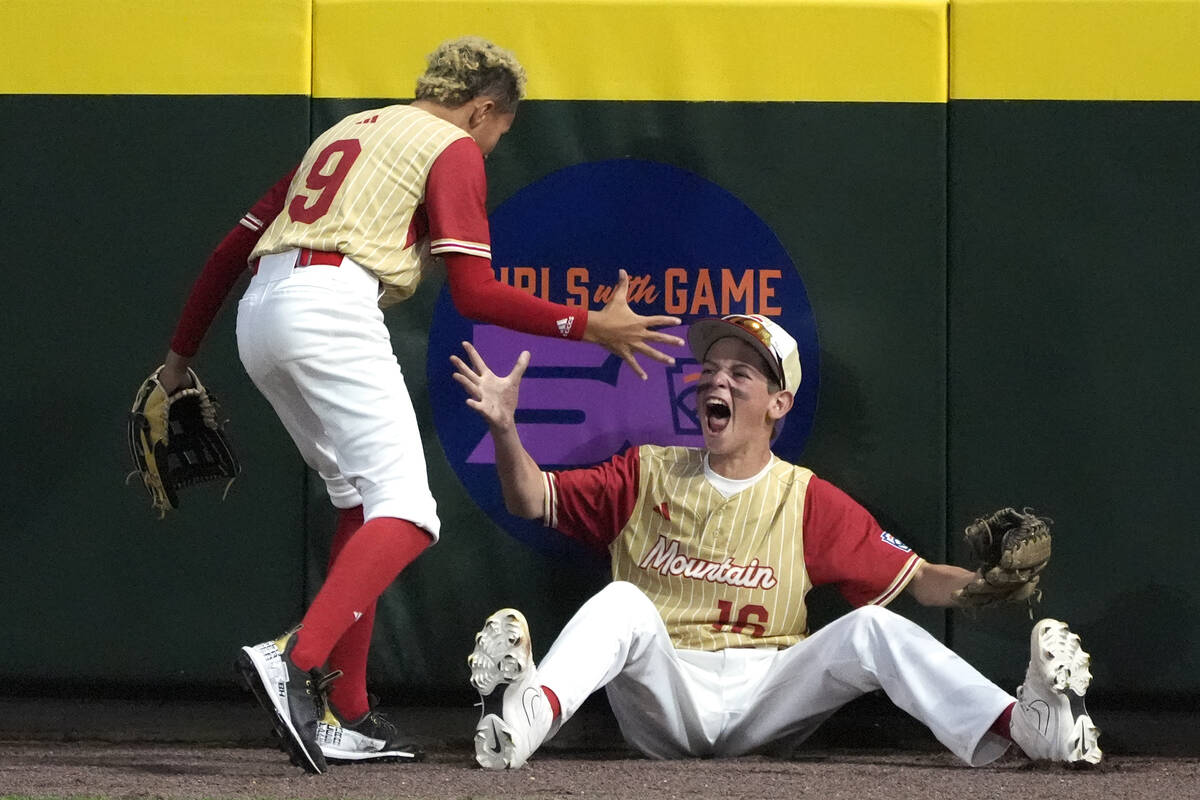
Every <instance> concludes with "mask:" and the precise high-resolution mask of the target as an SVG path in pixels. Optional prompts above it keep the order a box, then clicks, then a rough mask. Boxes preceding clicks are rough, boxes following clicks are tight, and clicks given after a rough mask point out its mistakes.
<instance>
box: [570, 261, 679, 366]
mask: <svg viewBox="0 0 1200 800" xmlns="http://www.w3.org/2000/svg"><path fill="white" fill-rule="evenodd" d="M628 295H629V273H627V272H626V271H625V270H621V271H620V273H619V277H618V280H617V285H616V287H614V289H613V294H612V298H611V299H610V300H609V301H608V303H607V304H605V306H604V308H602V309H600V310H599V311H592V312H589V314H588V322H587V328H586V329H584V332H583V339H584V341H586V342H595V343H596V344H598V345H600V346H601V347H603V348H604V349H606V350H608V351H609V352H610V353H613V354H615V355H617V356H620V357H621V358H622V359H623V360H624V361H625V363H626V364H628V365H629V367H630V369H632V370H633V371H634V372H635V373H636V374H637V376H638V377H639V378H641V379H642V380H646V371H645V370H644V369H642V367H641V365H640V364H638V362H637V359H635V358H634V355H635V354H636V353H641V354H642V355H645V356H649V357H650V358H652V359H654V360H655V361H659V362H661V363H663V364H674V363H675V359H674V358H672V357H671V356H669V355H667V354H666V353H663V352H661V351H659V350H656V349H655V348H654V347H651V343H652V342H654V343H658V344H672V345H675V346H677V347H683V344H684V342H683V339H680V338H679V337H678V336H671V335H670V334H666V333H660V332H658V331H655V330H652V328H663V327H670V326H675V325H681V324H682V320H680V319H679V318H678V317H667V316H649V317H648V316H642V315H641V314H637V313H634V311H633V309H631V308H630V307H629V297H628Z"/></svg>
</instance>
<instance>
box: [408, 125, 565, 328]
mask: <svg viewBox="0 0 1200 800" xmlns="http://www.w3.org/2000/svg"><path fill="white" fill-rule="evenodd" d="M486 201H487V178H486V176H485V174H484V171H483V154H482V153H480V152H479V147H478V145H476V144H475V142H474V140H473V139H459V140H458V141H456V142H454V143H453V144H451V145H450V146H449V147H447V148H446V149H445V150H443V151H442V153H441V155H439V156H438V157H437V160H435V161H434V162H433V167H432V168H431V169H430V171H429V179H428V180H427V181H426V184H425V202H424V205H423V207H422V209H421V210H420V211H419V212H418V217H420V216H421V215H423V217H424V219H419V218H418V220H416V222H417V224H419V225H428V236H429V251H430V252H431V253H432V254H433V255H436V256H441V257H442V258H443V259H444V260H445V262H446V281H447V283H448V284H449V286H450V298H451V299H452V300H453V301H454V307H455V308H456V309H457V310H458V312H459V313H460V314H462V315H463V316H464V317H467V318H468V319H473V320H475V321H477V322H484V323H488V324H492V325H499V326H501V327H504V328H508V329H510V330H514V331H520V332H522V333H532V334H535V335H538V336H554V337H557V338H565V339H580V338H582V337H583V332H584V329H585V328H586V327H587V309H586V308H582V307H579V306H566V305H562V304H560V303H551V302H549V301H546V300H543V299H541V298H540V297H535V296H534V295H532V294H529V293H528V292H525V291H522V290H520V289H517V288H516V287H515V286H509V285H507V284H504V283H501V282H500V281H498V280H496V276H495V273H494V272H493V271H492V238H491V231H490V229H489V228H488V219H487V209H486Z"/></svg>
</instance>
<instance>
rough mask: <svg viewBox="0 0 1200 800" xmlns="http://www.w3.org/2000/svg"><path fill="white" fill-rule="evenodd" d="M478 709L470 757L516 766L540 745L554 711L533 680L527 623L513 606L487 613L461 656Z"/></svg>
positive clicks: (534, 669) (482, 763) (499, 765)
mask: <svg viewBox="0 0 1200 800" xmlns="http://www.w3.org/2000/svg"><path fill="white" fill-rule="evenodd" d="M467 664H469V665H470V667H471V685H472V686H474V687H475V689H476V691H478V692H479V697H480V699H481V700H482V703H481V704H480V705H482V706H483V711H482V713H481V714H480V718H479V724H478V725H476V726H475V760H476V761H478V762H479V766H481V767H483V768H484V769H516V768H518V767H520V766H522V765H523V764H524V763H525V762H526V761H528V760H529V757H530V756H531V755H533V752H534V751H535V750H537V749H538V747H540V746H541V744H542V742H544V741H545V740H546V737H547V734H549V732H550V726H551V724H552V723H553V721H554V719H553V717H554V714H553V712H552V711H551V710H550V703H549V702H548V701H547V700H546V694H545V692H543V691H542V687H541V686H540V685H539V684H538V682H537V667H536V666H535V665H534V663H533V650H532V645H531V644H530V641H529V624H528V623H527V622H526V621H525V616H524V615H523V614H522V613H521V612H520V611H517V610H516V609H515V608H502V609H500V610H499V611H497V612H496V613H495V614H492V615H491V616H490V617H488V618H487V621H486V622H485V623H484V624H483V630H481V631H480V632H479V633H478V634H476V636H475V650H474V651H473V652H472V653H471V655H470V656H469V657H468V658H467Z"/></svg>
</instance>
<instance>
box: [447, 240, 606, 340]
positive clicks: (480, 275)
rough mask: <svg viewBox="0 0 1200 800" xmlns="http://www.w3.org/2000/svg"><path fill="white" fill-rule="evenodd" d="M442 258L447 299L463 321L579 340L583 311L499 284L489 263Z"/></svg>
mask: <svg viewBox="0 0 1200 800" xmlns="http://www.w3.org/2000/svg"><path fill="white" fill-rule="evenodd" d="M443 258H444V259H445V261H446V281H447V283H449V284H450V298H451V299H452V300H453V301H454V308H455V309H457V310H458V313H460V314H462V315H463V316H464V317H467V318H468V319H473V320H475V321H477V322H485V323H488V324H491V325H499V326H501V327H504V328H509V329H510V330H514V331H521V332H522V333H532V334H536V335H538V336H554V337H557V338H560V339H575V340H579V339H581V338H583V331H584V329H585V328H586V327H587V315H588V312H587V309H586V308H583V307H582V306H565V305H561V304H559V303H551V302H549V301H547V300H543V299H542V298H540V297H535V296H534V295H531V294H529V293H528V292H525V291H522V290H521V289H518V288H516V287H515V286H509V285H508V284H506V283H501V282H500V281H498V280H496V275H495V273H494V272H493V271H492V262H491V261H490V260H489V259H486V258H480V257H479V256H468V255H464V254H462V253H447V254H446V255H445V256H443Z"/></svg>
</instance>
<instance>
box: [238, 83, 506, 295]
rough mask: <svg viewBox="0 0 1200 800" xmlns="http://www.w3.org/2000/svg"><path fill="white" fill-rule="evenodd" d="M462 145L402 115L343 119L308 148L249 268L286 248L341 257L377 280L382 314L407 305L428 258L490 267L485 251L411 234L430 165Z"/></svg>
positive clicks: (394, 111)
mask: <svg viewBox="0 0 1200 800" xmlns="http://www.w3.org/2000/svg"><path fill="white" fill-rule="evenodd" d="M463 138H469V134H467V133H466V132H465V131H463V130H462V129H461V128H458V127H457V126H455V125H453V124H452V123H449V122H446V121H445V120H442V119H439V118H438V117H435V116H433V115H432V114H430V113H428V112H426V111H422V110H421V109H418V108H413V107H412V106H407V105H394V106H388V107H386V108H380V109H373V110H370V111H364V112H361V113H358V114H352V115H350V116H349V117H346V118H345V119H343V120H342V121H341V122H339V123H337V124H336V125H334V126H333V127H332V128H330V129H329V130H327V131H325V132H324V133H322V134H321V135H320V136H319V137H317V139H316V141H314V142H313V144H312V145H311V146H310V147H309V149H308V151H307V152H306V153H305V155H304V159H303V160H302V161H301V162H300V166H299V168H298V169H297V170H296V176H295V178H293V180H292V184H291V186H290V187H289V189H288V197H287V200H286V201H285V204H284V209H283V212H282V213H280V214H279V216H278V217H276V218H275V221H274V222H272V223H271V225H270V226H269V227H268V228H267V230H266V231H265V232H264V233H263V235H262V238H260V239H259V242H258V245H257V246H256V247H255V248H254V252H253V253H252V254H251V258H258V257H259V256H262V255H266V254H268V253H278V252H282V251H284V250H287V249H290V248H293V247H307V248H309V249H311V250H322V251H328V252H338V253H343V254H344V255H347V256H349V257H350V258H352V259H354V260H355V261H356V262H358V263H359V264H361V265H362V266H364V267H366V268H367V269H369V270H371V272H373V273H374V274H375V275H376V276H378V278H379V280H380V282H381V283H382V284H383V285H384V290H385V293H384V297H383V299H382V300H381V302H380V305H383V306H387V305H391V304H394V303H397V302H400V301H401V300H405V299H407V298H408V297H410V296H411V295H412V293H413V292H414V291H415V290H416V287H417V284H418V283H420V280H421V275H422V272H423V270H424V269H426V268H427V267H428V266H429V264H430V258H431V250H432V252H434V253H440V252H449V251H455V252H463V253H468V254H470V255H481V256H484V257H487V258H490V257H491V247H490V243H489V242H487V241H484V242H473V241H450V240H447V241H438V242H433V243H431V242H429V241H428V240H427V239H424V240H423V239H421V238H416V239H415V240H414V236H413V231H412V230H410V228H411V226H412V222H413V215H414V213H415V212H416V210H417V208H418V206H419V205H420V204H421V202H422V201H423V199H424V196H425V184H426V179H427V178H428V177H429V172H430V170H431V169H432V167H433V163H434V161H435V160H436V159H437V157H438V156H439V155H440V154H441V153H442V151H444V150H445V149H446V148H447V147H448V146H450V145H451V144H452V143H453V142H455V141H458V140H459V139H463ZM480 208H481V210H482V202H481V203H480ZM484 219H486V215H484ZM485 229H486V228H485Z"/></svg>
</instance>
